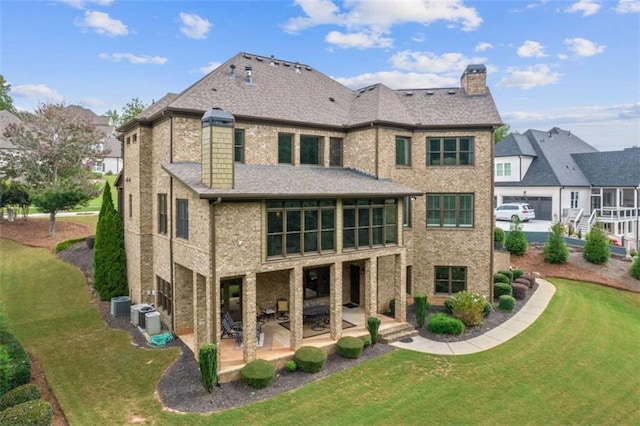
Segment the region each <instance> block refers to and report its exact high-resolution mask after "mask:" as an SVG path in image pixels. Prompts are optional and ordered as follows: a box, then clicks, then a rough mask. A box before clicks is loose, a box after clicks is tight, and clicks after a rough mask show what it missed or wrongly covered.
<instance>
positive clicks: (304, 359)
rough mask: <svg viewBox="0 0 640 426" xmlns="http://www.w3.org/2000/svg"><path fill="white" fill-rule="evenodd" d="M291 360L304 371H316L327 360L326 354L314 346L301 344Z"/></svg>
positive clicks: (320, 368)
mask: <svg viewBox="0 0 640 426" xmlns="http://www.w3.org/2000/svg"><path fill="white" fill-rule="evenodd" d="M293 360H294V361H295V362H296V364H298V368H300V370H302V371H304V372H305V373H317V372H318V371H320V370H322V368H323V367H324V364H325V363H326V362H327V354H326V353H325V352H324V351H323V350H322V349H320V348H316V347H315V346H303V347H301V348H300V349H298V350H297V351H296V353H295V355H294V356H293Z"/></svg>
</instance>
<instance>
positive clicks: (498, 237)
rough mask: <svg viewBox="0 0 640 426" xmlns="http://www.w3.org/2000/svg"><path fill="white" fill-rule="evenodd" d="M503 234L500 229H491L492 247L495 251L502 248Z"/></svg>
mask: <svg viewBox="0 0 640 426" xmlns="http://www.w3.org/2000/svg"><path fill="white" fill-rule="evenodd" d="M504 238H505V233H504V231H503V230H502V228H500V227H497V226H496V227H494V228H493V247H494V248H496V249H502V248H503V247H504Z"/></svg>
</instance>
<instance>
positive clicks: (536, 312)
mask: <svg viewBox="0 0 640 426" xmlns="http://www.w3.org/2000/svg"><path fill="white" fill-rule="evenodd" d="M536 281H537V282H538V289H537V290H536V292H535V293H534V294H533V295H532V296H531V297H530V298H529V300H528V301H527V304H526V305H524V306H523V307H522V308H520V310H519V311H518V312H517V313H516V314H515V315H514V316H513V317H512V318H510V319H509V320H507V321H505V322H504V323H502V324H500V325H499V326H498V327H496V328H494V329H492V330H490V331H488V332H486V333H485V334H483V335H482V336H478V337H474V338H473V339H469V340H464V341H462V342H451V343H447V342H436V341H434V340H429V339H426V338H424V337H421V336H415V337H412V339H413V342H411V343H402V342H395V343H392V345H393V346H397V347H399V348H402V349H409V350H412V351H417V352H424V353H428V354H435V355H468V354H473V353H476V352H482V351H486V350H488V349H491V348H494V347H496V346H498V345H500V344H502V343H504V342H506V341H507V340H509V339H511V338H512V337H515V336H517V335H518V334H519V333H521V332H522V331H524V330H525V329H526V328H527V327H529V326H530V325H531V324H532V323H533V322H534V321H535V320H536V319H538V317H539V316H540V315H541V314H542V313H543V312H544V310H545V309H546V308H547V305H548V304H549V302H550V301H551V298H552V297H553V295H554V294H555V292H556V288H555V286H554V285H553V284H551V283H550V282H549V281H546V280H543V279H541V278H537V279H536Z"/></svg>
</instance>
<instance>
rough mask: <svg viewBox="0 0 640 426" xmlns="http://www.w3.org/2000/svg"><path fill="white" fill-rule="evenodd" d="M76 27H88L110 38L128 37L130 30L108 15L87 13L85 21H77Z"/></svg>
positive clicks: (93, 12)
mask: <svg viewBox="0 0 640 426" xmlns="http://www.w3.org/2000/svg"><path fill="white" fill-rule="evenodd" d="M76 25H77V26H79V27H88V28H91V29H92V30H94V31H95V32H96V33H98V34H106V35H109V36H122V35H127V34H128V33H129V30H128V29H127V26H126V25H125V24H123V23H122V21H120V20H118V19H113V18H111V17H110V16H109V14H108V13H104V12H95V11H89V10H88V11H86V12H85V13H84V19H81V20H77V21H76Z"/></svg>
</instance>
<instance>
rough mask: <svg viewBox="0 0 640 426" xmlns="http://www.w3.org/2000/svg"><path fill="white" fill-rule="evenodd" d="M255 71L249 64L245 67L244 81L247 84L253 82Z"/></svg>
mask: <svg viewBox="0 0 640 426" xmlns="http://www.w3.org/2000/svg"><path fill="white" fill-rule="evenodd" d="M252 75H253V71H252V69H251V67H250V66H249V65H247V66H245V67H244V82H245V83H247V84H253V78H252Z"/></svg>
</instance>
